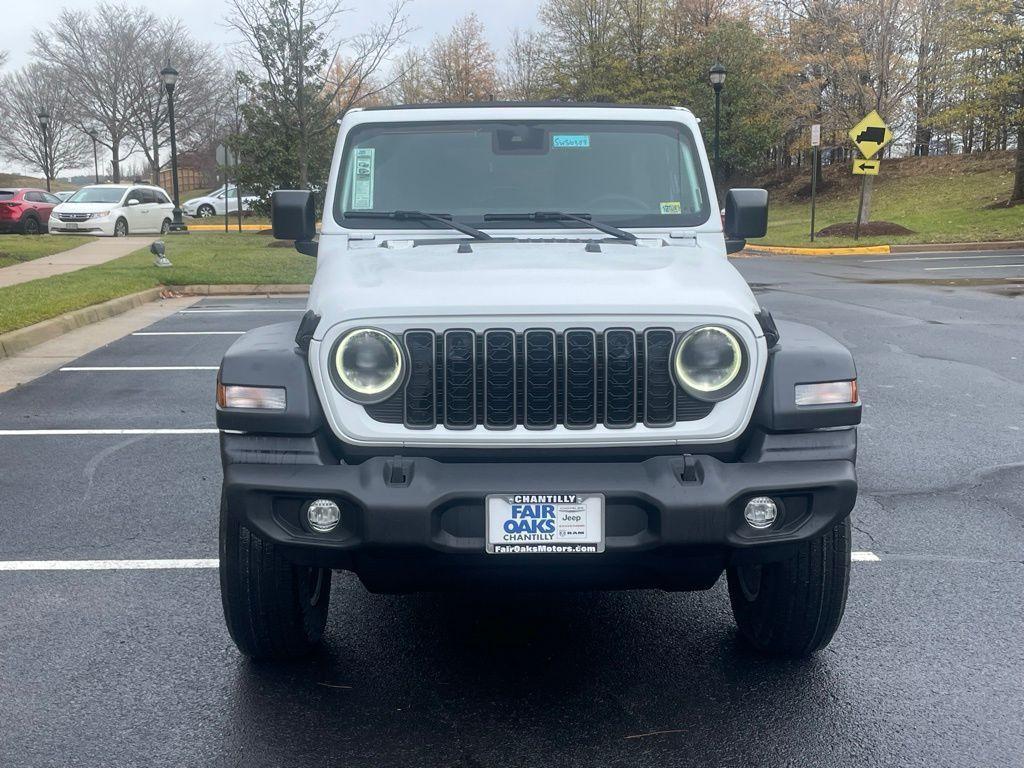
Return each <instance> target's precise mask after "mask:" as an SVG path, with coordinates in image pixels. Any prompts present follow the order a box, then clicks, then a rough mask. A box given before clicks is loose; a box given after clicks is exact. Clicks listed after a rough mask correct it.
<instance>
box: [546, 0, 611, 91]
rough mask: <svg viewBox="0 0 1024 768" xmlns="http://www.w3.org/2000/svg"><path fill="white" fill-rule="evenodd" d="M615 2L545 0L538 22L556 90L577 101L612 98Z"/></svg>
mask: <svg viewBox="0 0 1024 768" xmlns="http://www.w3.org/2000/svg"><path fill="white" fill-rule="evenodd" d="M616 3H617V0H547V2H545V3H544V5H542V6H541V9H540V13H539V16H540V21H541V23H542V24H543V25H544V33H545V37H546V39H547V40H548V42H549V45H550V52H551V69H552V73H553V77H554V79H555V81H556V83H557V85H558V89H559V91H560V92H561V93H562V94H563V95H566V96H569V97H571V98H573V99H576V100H578V101H605V100H608V99H609V98H610V97H611V91H612V82H611V80H612V75H613V72H612V70H613V67H614V60H615V56H616V40H615V24H614V19H615V13H616Z"/></svg>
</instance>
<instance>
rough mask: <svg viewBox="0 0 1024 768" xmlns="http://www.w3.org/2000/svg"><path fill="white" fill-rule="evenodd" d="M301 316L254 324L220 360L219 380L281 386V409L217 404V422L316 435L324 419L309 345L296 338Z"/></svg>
mask: <svg viewBox="0 0 1024 768" xmlns="http://www.w3.org/2000/svg"><path fill="white" fill-rule="evenodd" d="M299 326H300V321H298V320H295V321H291V322H285V323H276V324H274V325H265V326H262V327H260V328H255V329H253V330H251V331H249V332H248V333H246V334H244V335H243V336H241V337H240V338H239V339H238V340H237V341H236V342H235V343H234V344H232V345H231V347H230V348H229V349H228V351H227V352H226V353H225V354H224V358H223V359H222V360H221V363H220V370H219V371H218V373H217V380H218V382H219V383H221V384H238V385H245V386H256V387H281V388H283V389H284V390H285V408H284V410H280V411H271V410H261V409H234V408H221V407H220V406H219V405H218V406H217V426H218V427H219V428H220V429H227V430H236V431H239V432H258V433H262V434H277V435H312V434H314V433H316V432H318V431H319V430H320V429H321V427H322V426H323V423H324V414H323V409H322V408H321V407H320V398H319V397H318V396H317V392H316V386H315V385H314V384H313V377H312V376H311V375H310V372H309V363H308V361H307V358H306V354H305V350H303V349H301V348H300V347H299V346H298V344H296V333H297V332H298V330H299Z"/></svg>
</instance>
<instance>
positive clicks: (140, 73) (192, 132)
mask: <svg viewBox="0 0 1024 768" xmlns="http://www.w3.org/2000/svg"><path fill="white" fill-rule="evenodd" d="M149 38H150V39H149V41H148V42H147V44H146V52H147V57H146V61H145V63H144V65H143V66H141V67H139V68H138V69H137V70H136V71H135V72H134V73H133V80H134V82H133V84H132V88H133V90H134V91H135V92H137V93H138V94H139V96H138V99H137V100H136V101H135V103H134V104H133V105H132V120H131V123H130V125H129V132H130V134H131V137H132V139H134V141H135V143H136V144H137V145H138V146H139V147H140V148H141V149H142V151H143V154H144V155H145V157H146V162H147V163H148V164H149V175H150V177H151V178H152V181H153V183H154V184H157V183H159V180H160V164H161V155H162V150H163V149H164V147H166V146H167V145H168V144H169V143H170V134H169V132H168V121H167V90H166V89H165V88H164V85H163V82H162V81H161V79H160V75H159V72H160V69H161V68H162V67H163V66H165V65H166V64H168V63H172V64H173V65H174V67H175V69H177V70H178V71H179V72H180V73H181V77H180V79H179V80H178V83H177V85H176V86H175V89H174V106H175V117H176V119H175V135H176V138H177V142H178V146H179V148H181V149H182V150H184V151H188V150H189V149H192V148H194V147H195V146H196V145H203V144H204V143H205V142H206V139H207V136H206V135H205V129H206V128H207V127H208V125H209V121H210V118H211V115H212V114H213V113H215V112H216V111H217V109H218V106H219V104H220V102H221V100H222V99H223V98H224V90H225V87H226V85H227V81H226V75H225V73H224V69H223V67H222V65H221V61H220V59H219V58H218V56H217V54H216V51H215V50H214V48H213V46H211V45H208V44H205V43H200V42H198V41H197V40H195V38H193V37H192V36H191V35H190V34H189V32H188V29H187V28H186V27H185V25H184V24H182V22H181V21H180V20H179V19H164V20H162V21H160V22H159V23H158V24H157V26H155V27H154V28H153V29H152V30H151V31H150V33H149Z"/></svg>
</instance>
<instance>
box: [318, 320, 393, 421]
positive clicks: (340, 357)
mask: <svg viewBox="0 0 1024 768" xmlns="http://www.w3.org/2000/svg"><path fill="white" fill-rule="evenodd" d="M359 341H362V342H364V343H365V342H366V341H371V343H372V341H376V342H377V343H379V344H380V348H379V350H378V351H379V354H380V356H381V358H382V359H384V360H387V359H388V358H390V360H391V361H392V367H391V368H390V369H382V370H380V371H378V372H377V375H376V377H375V376H374V375H373V373H372V371H370V370H368V371H367V373H368V374H369V375H368V377H367V378H368V379H370V380H369V381H362V382H360V381H358V380H357V379H356V378H355V377H354V376H353V374H352V373H351V370H350V369H348V367H347V366H346V365H345V360H346V355H347V354H351V353H352V352H353V350H352V345H353V344H354V343H356V342H359ZM367 351H368V352H370V353H371V354H372V353H373V350H367ZM328 370H329V371H330V375H331V381H332V382H334V386H335V387H337V389H338V391H339V392H341V394H342V395H344V396H345V397H346V398H348V399H349V400H351V401H352V402H354V403H359V404H361V405H373V404H374V403H380V402H383V401H385V400H387V399H388V398H390V397H391V396H392V395H394V394H395V393H396V392H397V391H398V390H399V389H400V388H401V387H402V384H403V382H404V381H405V355H404V352H403V350H402V345H401V344H400V343H399V341H398V339H396V338H395V337H394V336H392V335H391V334H390V333H388V332H387V331H382V330H380V329H379V328H370V327H361V328H352V329H350V330H348V331H345V333H343V334H342V335H341V336H340V337H339V338H338V340H337V341H336V342H335V343H334V346H333V347H332V348H331V356H330V360H329V365H328ZM374 378H376V379H377V380H376V381H374V380H373V379H374Z"/></svg>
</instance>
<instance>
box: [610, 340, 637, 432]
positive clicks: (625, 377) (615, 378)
mask: <svg viewBox="0 0 1024 768" xmlns="http://www.w3.org/2000/svg"><path fill="white" fill-rule="evenodd" d="M604 350H605V351H604V364H605V374H604V376H605V379H604V385H605V414H604V423H605V426H608V427H612V428H623V427H632V426H633V425H634V424H636V418H637V417H636V401H637V366H636V334H635V333H634V332H633V331H631V330H629V329H627V328H617V329H612V330H608V331H605V334H604Z"/></svg>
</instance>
